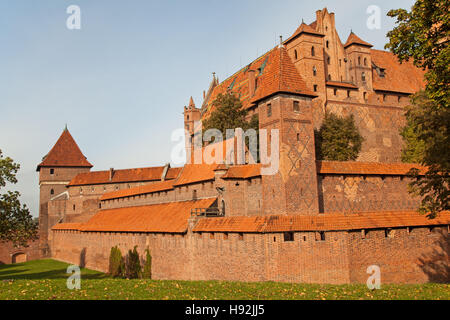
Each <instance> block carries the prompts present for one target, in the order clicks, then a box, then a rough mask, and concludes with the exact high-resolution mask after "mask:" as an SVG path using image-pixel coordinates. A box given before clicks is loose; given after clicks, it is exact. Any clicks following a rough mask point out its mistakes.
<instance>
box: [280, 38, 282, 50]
mask: <svg viewBox="0 0 450 320" xmlns="http://www.w3.org/2000/svg"><path fill="white" fill-rule="evenodd" d="M282 47H283V36H280V48H282Z"/></svg>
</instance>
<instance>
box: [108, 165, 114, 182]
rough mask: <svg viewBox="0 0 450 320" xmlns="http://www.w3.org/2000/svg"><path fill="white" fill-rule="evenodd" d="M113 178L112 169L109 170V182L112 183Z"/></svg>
mask: <svg viewBox="0 0 450 320" xmlns="http://www.w3.org/2000/svg"><path fill="white" fill-rule="evenodd" d="M113 177H114V168H110V169H109V181H112V179H113Z"/></svg>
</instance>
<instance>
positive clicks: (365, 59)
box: [364, 58, 367, 66]
mask: <svg viewBox="0 0 450 320" xmlns="http://www.w3.org/2000/svg"><path fill="white" fill-rule="evenodd" d="M364 65H365V66H367V58H364Z"/></svg>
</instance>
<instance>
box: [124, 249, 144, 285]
mask: <svg viewBox="0 0 450 320" xmlns="http://www.w3.org/2000/svg"><path fill="white" fill-rule="evenodd" d="M125 276H126V277H127V278H128V279H138V278H140V277H141V262H140V259H139V253H138V252H137V246H135V247H134V249H133V250H128V255H127V259H126V265H125Z"/></svg>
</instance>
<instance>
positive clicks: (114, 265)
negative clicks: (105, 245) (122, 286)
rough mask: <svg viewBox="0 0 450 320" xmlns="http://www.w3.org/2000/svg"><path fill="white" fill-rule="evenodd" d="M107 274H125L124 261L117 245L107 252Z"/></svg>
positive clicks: (119, 275) (115, 275) (114, 275)
mask: <svg viewBox="0 0 450 320" xmlns="http://www.w3.org/2000/svg"><path fill="white" fill-rule="evenodd" d="M109 274H110V275H111V276H113V277H123V276H124V275H125V261H124V259H123V257H122V252H121V251H120V249H119V248H118V247H112V248H111V252H110V254H109Z"/></svg>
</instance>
